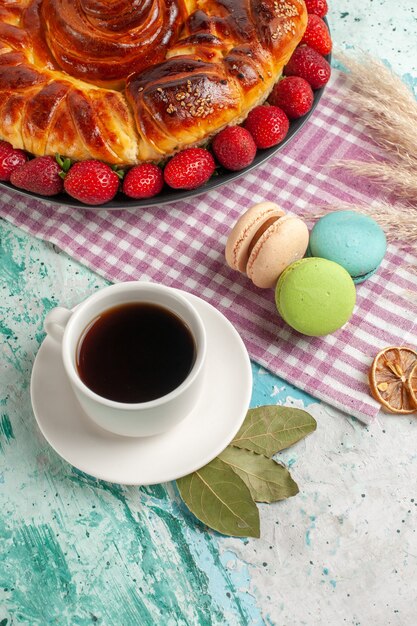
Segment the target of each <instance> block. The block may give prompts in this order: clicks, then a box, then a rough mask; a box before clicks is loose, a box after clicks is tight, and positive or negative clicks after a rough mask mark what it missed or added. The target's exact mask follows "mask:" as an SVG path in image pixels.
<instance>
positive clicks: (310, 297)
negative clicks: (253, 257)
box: [275, 257, 356, 337]
mask: <svg viewBox="0 0 417 626" xmlns="http://www.w3.org/2000/svg"><path fill="white" fill-rule="evenodd" d="M355 302H356V289H355V285H354V283H353V280H352V278H351V276H350V275H349V273H348V272H347V271H346V270H345V269H344V268H343V267H342V266H341V265H339V264H338V263H334V261H329V260H328V259H321V258H315V257H311V258H304V259H301V260H300V261H296V262H295V263H292V264H291V265H290V266H289V267H287V269H286V270H284V272H283V273H282V274H281V276H280V277H279V279H278V282H277V286H276V289H275V303H276V307H277V310H278V313H279V314H280V315H281V317H282V319H283V320H284V321H285V322H286V323H287V324H288V325H289V326H291V327H292V328H294V329H295V330H297V331H298V332H299V333H302V334H304V335H309V336H311V337H320V336H322V335H328V334H330V333H333V332H335V331H336V330H337V329H338V328H341V327H342V326H343V325H344V324H346V322H347V321H348V320H349V319H350V317H351V315H352V313H353V309H354V306H355Z"/></svg>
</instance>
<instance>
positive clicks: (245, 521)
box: [177, 458, 260, 537]
mask: <svg viewBox="0 0 417 626" xmlns="http://www.w3.org/2000/svg"><path fill="white" fill-rule="evenodd" d="M177 486H178V490H179V492H180V495H181V498H182V499H183V500H184V502H185V504H186V505H187V507H188V508H189V509H190V511H191V513H193V514H194V515H195V516H196V517H198V519H199V520H200V521H202V522H203V523H204V524H206V525H207V526H210V528H213V529H214V530H217V532H219V533H222V534H223V535H232V536H234V537H259V536H260V528H259V511H258V507H257V506H256V504H255V502H254V501H253V500H252V496H251V494H250V491H249V489H248V487H247V486H246V485H245V483H244V481H243V480H242V479H241V478H240V477H239V476H238V475H237V474H236V472H234V471H233V470H232V469H231V467H230V466H229V465H227V464H226V463H224V462H223V461H222V460H220V459H219V458H215V459H214V460H213V461H211V463H209V464H208V465H205V466H204V467H202V468H201V469H199V470H197V471H196V472H193V473H192V474H189V475H188V476H184V477H183V478H179V479H178V480H177Z"/></svg>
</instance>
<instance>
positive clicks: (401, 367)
mask: <svg viewBox="0 0 417 626" xmlns="http://www.w3.org/2000/svg"><path fill="white" fill-rule="evenodd" d="M416 365H417V352H416V351H415V350H411V348H406V347H403V346H401V347H389V348H384V349H383V350H381V352H379V353H378V354H377V355H376V357H375V359H374V361H373V363H372V366H371V369H370V371H369V386H370V388H371V393H372V395H373V397H374V398H375V400H378V402H380V403H381V404H382V405H383V406H384V407H385V408H386V409H387V411H389V412H390V413H414V412H416V411H417V403H416V402H415V400H414V399H413V396H412V394H411V390H410V386H409V378H410V374H411V372H412V371H413V368H414V367H415V366H416ZM415 382H416V389H417V370H416V381H415Z"/></svg>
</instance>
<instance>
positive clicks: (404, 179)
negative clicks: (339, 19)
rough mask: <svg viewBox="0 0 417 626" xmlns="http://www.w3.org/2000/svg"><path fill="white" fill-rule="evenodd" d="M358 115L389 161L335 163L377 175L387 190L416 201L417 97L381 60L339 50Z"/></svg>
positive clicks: (358, 172) (350, 98)
mask: <svg viewBox="0 0 417 626" xmlns="http://www.w3.org/2000/svg"><path fill="white" fill-rule="evenodd" d="M338 58H339V60H340V61H341V63H342V64H343V65H344V66H345V67H346V69H347V70H348V73H347V74H346V80H347V83H348V86H349V87H350V90H351V95H350V96H348V97H349V100H350V101H351V102H352V107H353V111H354V114H355V115H356V117H357V118H358V119H359V120H360V121H361V122H362V124H363V125H364V126H365V128H366V129H368V131H369V135H370V137H372V139H373V140H374V141H375V142H376V143H377V144H378V145H379V146H381V147H382V148H383V149H384V151H385V154H386V157H387V160H385V161H382V162H380V161H376V160H374V161H371V162H365V161H349V160H346V161H340V162H338V163H337V167H344V168H346V169H348V170H349V171H351V172H353V173H355V174H358V175H361V176H367V177H370V178H373V179H376V180H378V182H380V183H381V185H382V186H383V187H384V191H386V192H388V193H394V194H395V195H397V196H398V197H399V198H401V199H403V200H405V201H407V202H410V203H411V204H414V205H417V101H416V100H415V98H414V96H413V94H412V92H411V91H410V90H409V89H408V87H407V86H406V85H405V84H404V83H403V82H402V80H401V79H400V78H399V77H398V76H397V75H396V74H394V73H393V72H392V71H391V70H390V69H389V68H387V67H386V66H385V65H384V64H383V63H382V62H380V61H378V60H376V59H374V58H372V57H370V56H369V55H366V54H363V55H362V56H361V60H360V61H359V60H357V59H354V58H351V57H350V56H347V55H346V54H339V55H338Z"/></svg>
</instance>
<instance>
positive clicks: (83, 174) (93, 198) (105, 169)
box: [64, 159, 120, 205]
mask: <svg viewBox="0 0 417 626" xmlns="http://www.w3.org/2000/svg"><path fill="white" fill-rule="evenodd" d="M119 182H120V179H119V177H118V175H117V174H116V172H114V171H113V170H112V169H111V167H110V166H109V165H106V164H105V163H102V162H101V161H96V160H94V159H89V160H87V161H78V162H77V163H74V165H72V167H70V169H69V171H68V174H67V175H66V176H65V179H64V188H65V191H66V192H67V194H69V195H70V196H72V197H73V198H75V199H76V200H79V201H80V202H84V203H85V204H94V205H98V204H104V203H105V202H109V201H110V200H112V199H113V198H114V196H115V195H116V193H117V190H118V188H119Z"/></svg>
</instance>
